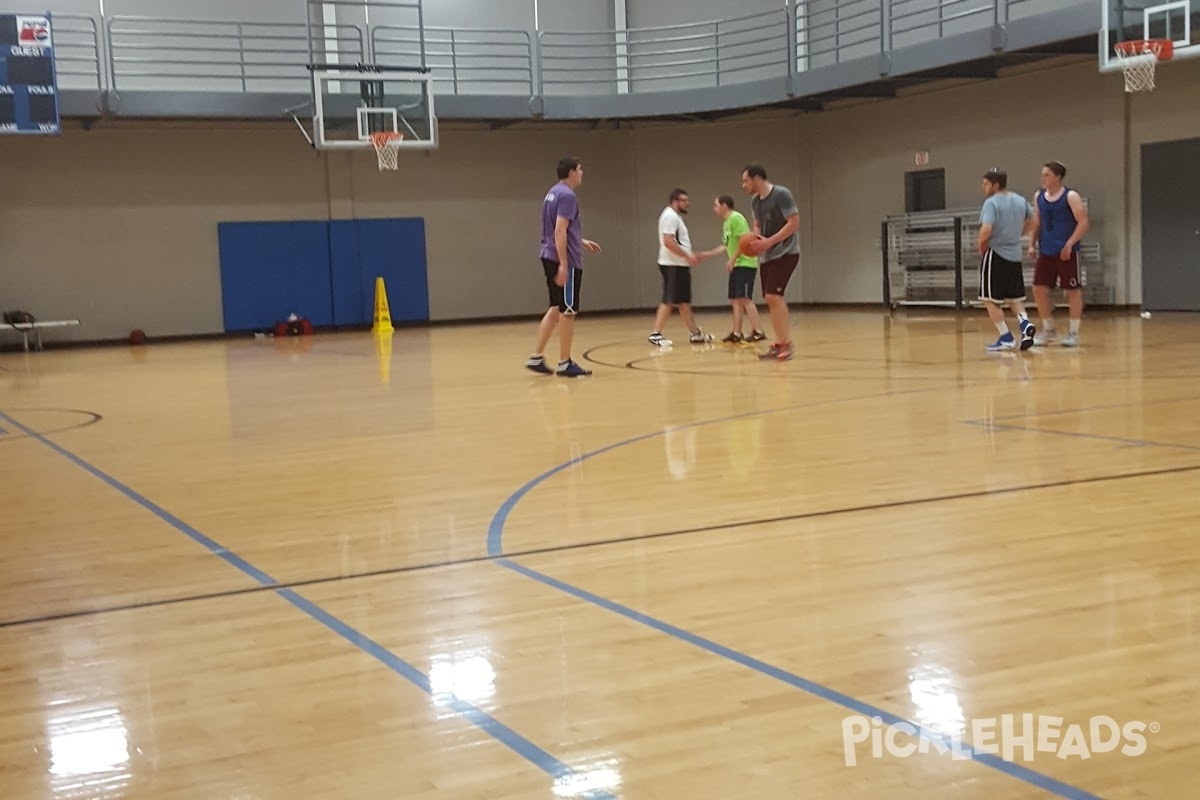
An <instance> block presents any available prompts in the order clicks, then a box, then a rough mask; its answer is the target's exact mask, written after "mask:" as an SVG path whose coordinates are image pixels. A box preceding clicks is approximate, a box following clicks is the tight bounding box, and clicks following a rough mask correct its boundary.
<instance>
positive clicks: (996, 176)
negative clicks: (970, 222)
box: [979, 169, 1035, 352]
mask: <svg viewBox="0 0 1200 800" xmlns="http://www.w3.org/2000/svg"><path fill="white" fill-rule="evenodd" d="M983 193H984V194H985V195H987V199H986V200H984V201H983V209H982V210H981V211H980V212H979V253H980V254H981V255H982V256H983V259H982V261H981V262H980V264H979V299H980V300H982V301H983V304H984V306H986V307H987V312H988V317H990V318H991V320H992V323H993V324H994V325H995V326H996V330H998V331H999V332H1000V338H999V339H997V340H996V341H995V342H994V343H993V344H990V345H988V348H987V349H988V350H990V351H992V352H996V351H999V350H1015V349H1016V348H1018V347H1020V348H1021V349H1022V350H1026V349H1028V348H1029V347H1031V346H1032V345H1033V334H1034V333H1035V331H1034V328H1033V323H1031V322H1030V321H1029V317H1028V315H1026V313H1025V276H1024V274H1023V273H1022V267H1021V235H1022V234H1023V233H1025V234H1027V233H1030V232H1032V230H1033V225H1034V219H1033V209H1032V208H1031V207H1030V205H1029V201H1027V200H1026V199H1025V198H1024V197H1022V196H1021V195H1019V194H1014V193H1013V192H1010V191H1009V190H1008V174H1007V173H1005V172H1002V171H1001V170H998V169H993V170H988V171H987V172H986V173H984V176H983ZM1005 304H1007V305H1008V306H1009V307H1010V308H1011V309H1012V310H1013V313H1014V314H1016V315H1017V322H1018V324H1019V325H1020V328H1021V339H1020V341H1019V342H1018V341H1017V339H1016V338H1015V337H1014V336H1013V335H1012V331H1010V330H1009V329H1008V323H1007V322H1005V321H1004V305H1005Z"/></svg>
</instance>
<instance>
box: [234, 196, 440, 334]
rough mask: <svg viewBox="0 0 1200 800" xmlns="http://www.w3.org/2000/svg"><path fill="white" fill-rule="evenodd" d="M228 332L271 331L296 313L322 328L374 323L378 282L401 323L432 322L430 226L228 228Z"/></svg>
mask: <svg viewBox="0 0 1200 800" xmlns="http://www.w3.org/2000/svg"><path fill="white" fill-rule="evenodd" d="M217 238H218V240H219V242H220V252H221V294H222V305H223V307H224V311H225V330H226V331H227V332H232V331H248V330H265V329H268V328H270V327H272V326H273V325H274V324H275V322H276V321H278V320H283V319H286V318H287V316H288V314H291V313H296V314H299V315H300V316H302V317H307V318H308V319H309V320H311V321H312V323H313V325H316V326H319V327H321V326H329V325H369V324H370V323H371V321H372V318H373V315H374V307H375V279H376V278H379V277H381V278H383V279H384V282H385V283H386V285H387V292H388V305H389V307H390V309H391V312H392V320H393V321H394V322H425V321H427V320H428V319H429V276H428V273H427V271H426V262H425V220H424V219H421V218H419V217H414V218H404V219H349V220H335V221H333V222H328V221H324V220H322V221H313V222H304V221H298V222H222V223H219V224H218V225H217Z"/></svg>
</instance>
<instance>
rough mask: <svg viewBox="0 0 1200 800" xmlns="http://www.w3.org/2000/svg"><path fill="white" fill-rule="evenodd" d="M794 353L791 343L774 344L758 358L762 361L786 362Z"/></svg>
mask: <svg viewBox="0 0 1200 800" xmlns="http://www.w3.org/2000/svg"><path fill="white" fill-rule="evenodd" d="M794 353H795V350H794V349H793V347H792V343H791V342H776V343H775V344H773V345H771V347H770V348H769V349H768V350H767V352H765V353H763V354H762V355H760V356H759V358H760V359H762V360H763V361H787V360H788V359H789V358H791V357H792V355H794Z"/></svg>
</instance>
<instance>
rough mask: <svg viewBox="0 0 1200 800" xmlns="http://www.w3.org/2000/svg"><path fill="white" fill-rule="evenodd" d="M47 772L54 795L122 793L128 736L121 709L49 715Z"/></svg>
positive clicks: (126, 776)
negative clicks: (63, 715) (48, 766)
mask: <svg viewBox="0 0 1200 800" xmlns="http://www.w3.org/2000/svg"><path fill="white" fill-rule="evenodd" d="M47 727H48V731H47V732H48V733H49V736H50V774H51V775H53V776H54V779H53V781H52V784H53V791H54V796H55V797H57V798H76V797H90V798H97V797H117V796H118V795H120V794H124V792H123V791H122V790H123V789H125V788H126V787H127V786H128V785H129V783H130V781H131V779H132V776H131V774H130V771H129V737H128V734H127V731H126V729H125V721H124V719H122V717H121V712H120V711H119V710H117V709H115V708H106V709H97V710H91V711H87V712H84V713H80V714H74V715H71V716H69V717H58V718H54V719H51V720H50V721H49V723H48V725H47Z"/></svg>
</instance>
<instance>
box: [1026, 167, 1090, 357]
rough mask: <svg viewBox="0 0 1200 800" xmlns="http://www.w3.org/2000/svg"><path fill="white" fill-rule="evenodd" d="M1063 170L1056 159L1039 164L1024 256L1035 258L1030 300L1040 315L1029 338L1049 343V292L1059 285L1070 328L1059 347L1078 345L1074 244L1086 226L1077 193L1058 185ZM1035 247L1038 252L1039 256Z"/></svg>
mask: <svg viewBox="0 0 1200 800" xmlns="http://www.w3.org/2000/svg"><path fill="white" fill-rule="evenodd" d="M1066 176H1067V168H1066V167H1064V166H1063V165H1062V164H1061V163H1060V162H1058V161H1051V162H1049V163H1047V164H1044V165H1042V190H1041V191H1040V192H1038V193H1037V195H1036V196H1035V197H1034V211H1035V217H1034V219H1035V220H1036V222H1037V226H1036V227H1035V228H1034V231H1035V233H1037V234H1039V235H1035V236H1034V237H1033V238H1032V239H1030V242H1029V255H1030V257H1034V256H1036V257H1037V266H1036V267H1034V270H1033V299H1034V301H1035V302H1036V303H1037V307H1038V314H1039V315H1041V318H1042V333H1041V334H1040V335H1039V336H1037V337H1036V338H1035V339H1034V344H1037V345H1039V346H1041V345H1045V344H1049V343H1050V342H1052V341H1054V339H1055V333H1054V306H1053V305H1052V304H1051V302H1050V290H1051V289H1053V288H1054V287H1055V286H1056V285H1058V286H1061V287H1062V288H1063V291H1064V292H1065V293H1066V295H1067V307H1068V308H1069V309H1070V314H1071V327H1070V330H1069V331H1068V332H1067V335H1066V337H1064V338H1063V340H1062V346H1063V347H1076V346H1078V345H1079V324H1080V322H1081V321H1082V320H1083V289H1082V288H1080V285H1079V242H1080V241H1081V240H1082V239H1083V237H1084V234H1086V233H1087V231H1088V227H1089V225H1090V223H1089V221H1088V213H1087V208H1085V207H1084V205H1083V198H1082V197H1080V196H1079V192H1076V191H1075V190H1073V189H1069V188H1067V187H1066V186H1064V185H1063V178H1065V177H1066ZM1039 251H1040V254H1039Z"/></svg>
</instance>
